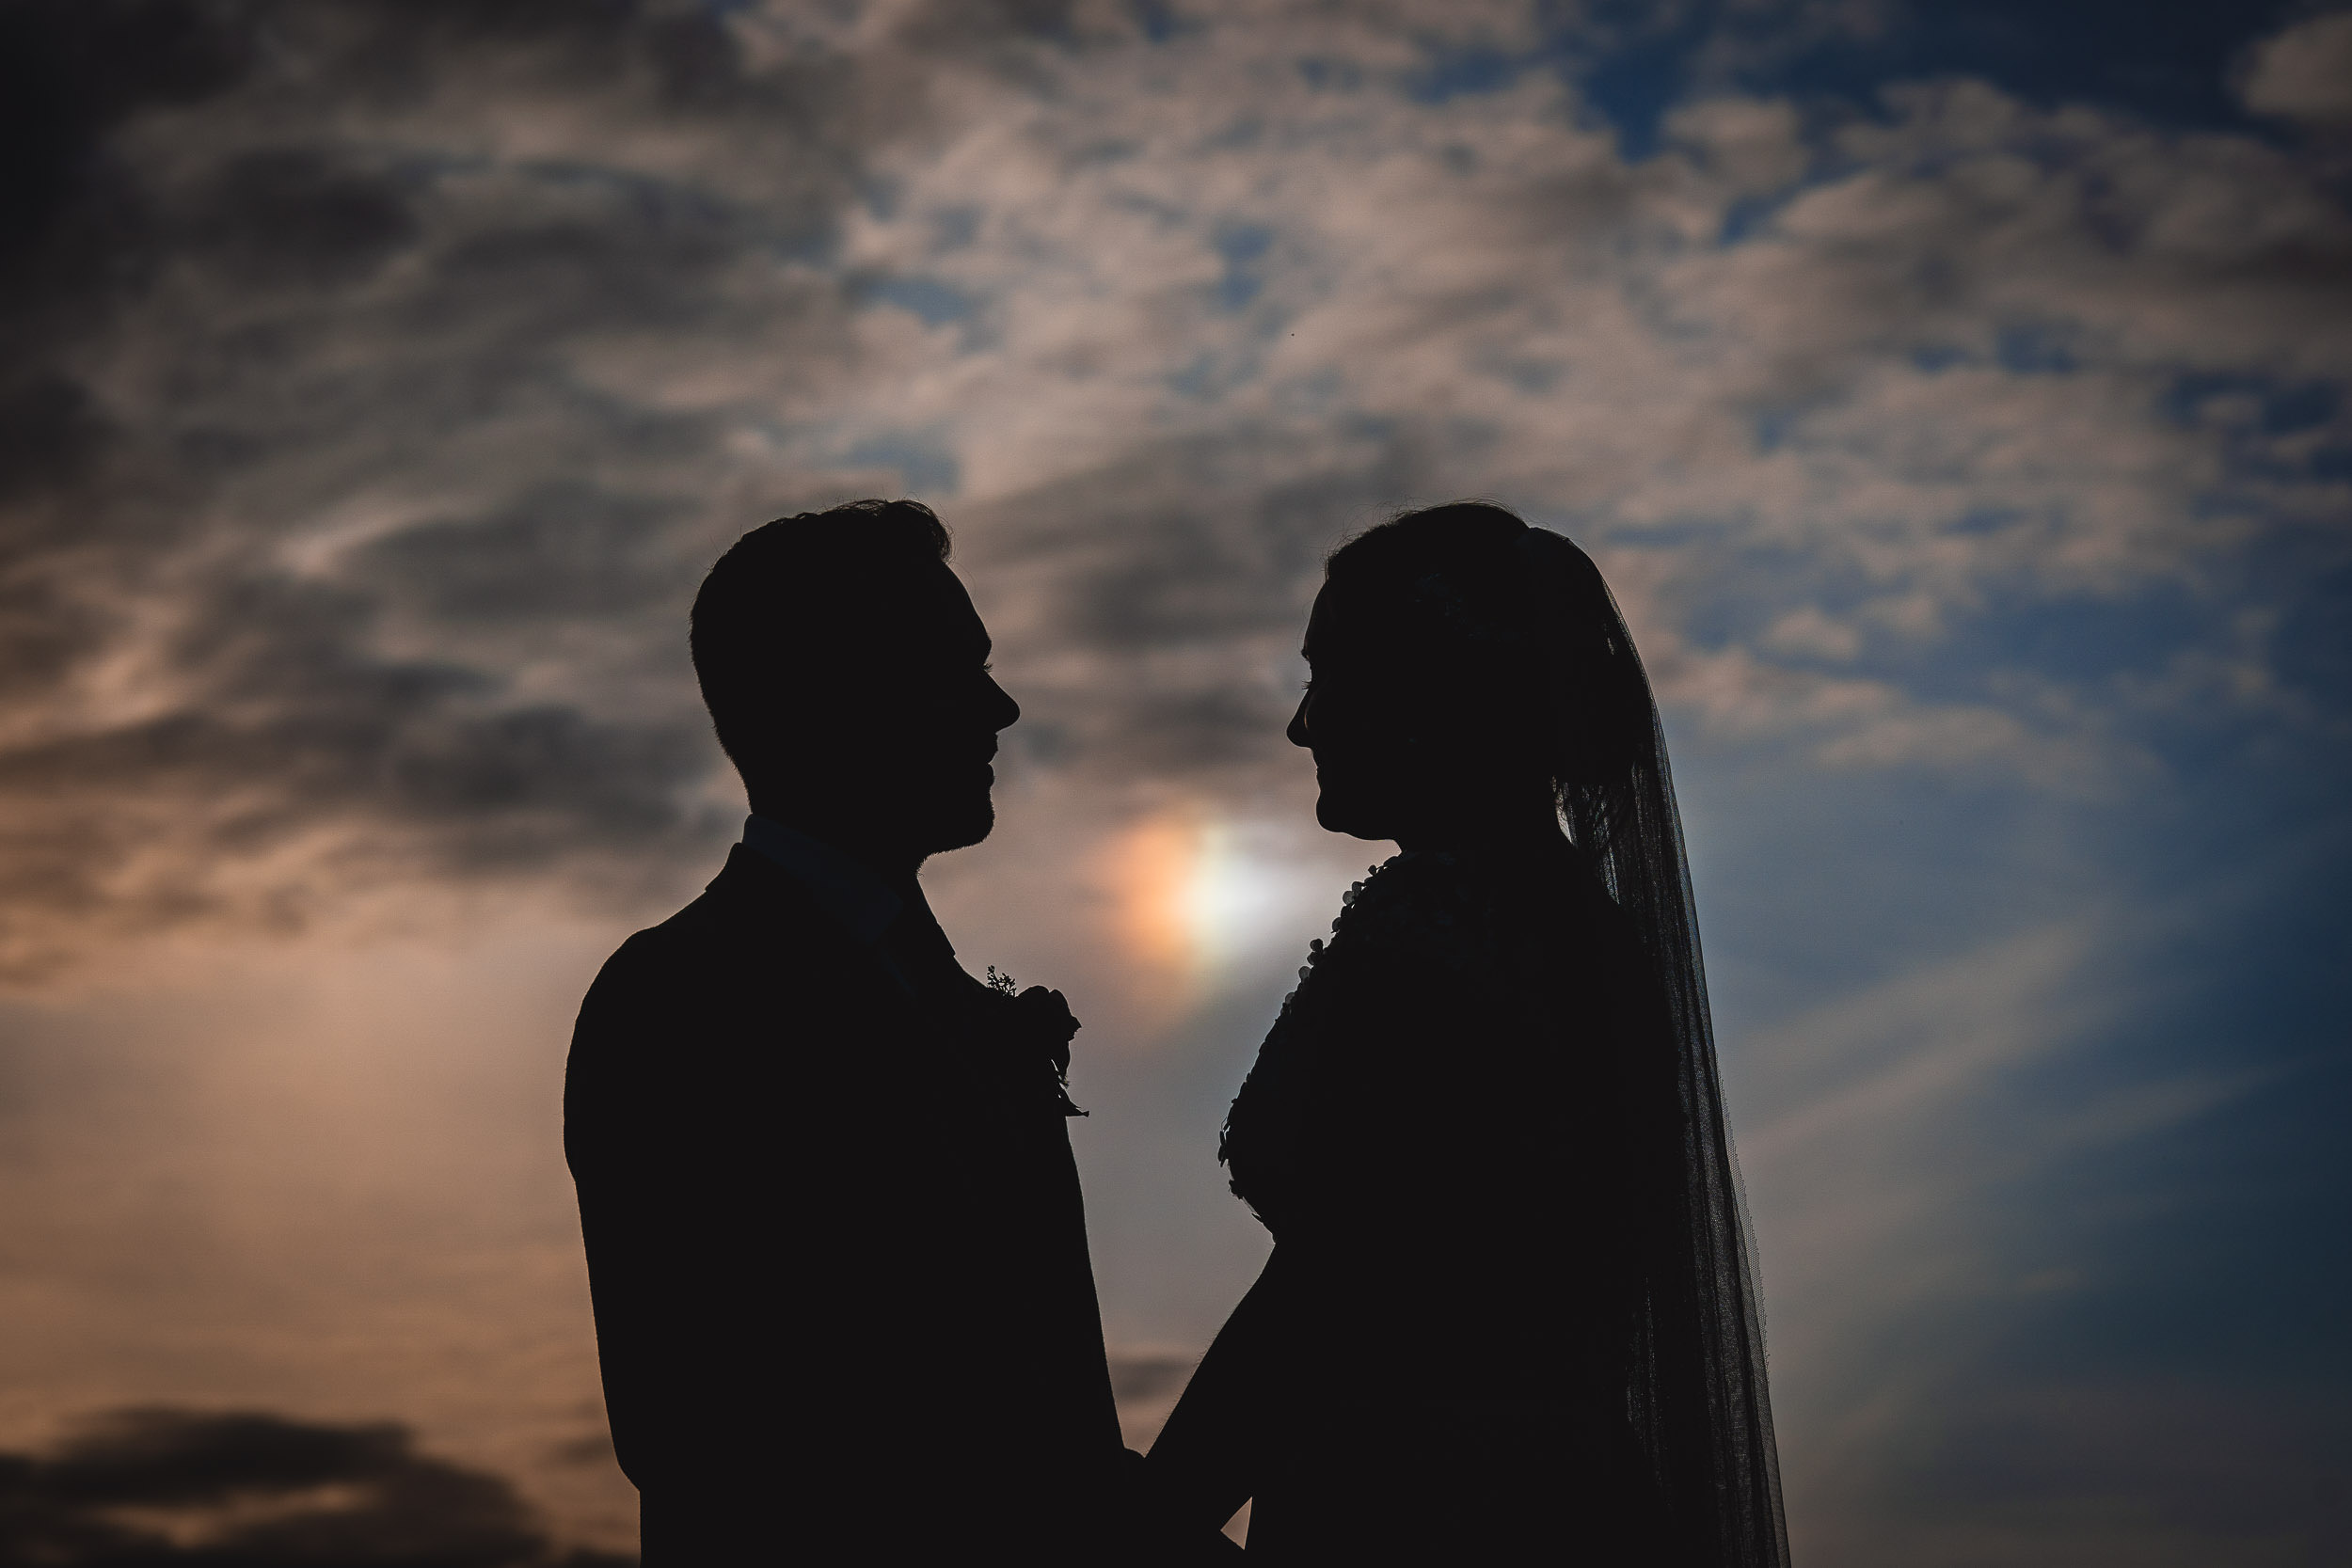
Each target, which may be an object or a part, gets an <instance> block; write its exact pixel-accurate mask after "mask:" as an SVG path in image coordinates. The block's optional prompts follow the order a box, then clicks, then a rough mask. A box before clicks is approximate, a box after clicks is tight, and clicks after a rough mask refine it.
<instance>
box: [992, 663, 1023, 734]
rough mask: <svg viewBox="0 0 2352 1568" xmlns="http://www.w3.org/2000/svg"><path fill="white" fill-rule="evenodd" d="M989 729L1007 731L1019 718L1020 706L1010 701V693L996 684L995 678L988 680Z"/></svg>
mask: <svg viewBox="0 0 2352 1568" xmlns="http://www.w3.org/2000/svg"><path fill="white" fill-rule="evenodd" d="M988 697H989V728H991V729H993V730H1009V729H1010V728H1012V726H1013V724H1014V723H1015V722H1016V721H1018V720H1019V719H1020V717H1021V705H1020V704H1019V703H1016V702H1014V701H1013V700H1012V693H1011V692H1009V691H1008V690H1006V689H1004V688H1003V687H1001V686H999V685H997V684H996V677H995V676H993V675H991V676H990V677H989V678H988Z"/></svg>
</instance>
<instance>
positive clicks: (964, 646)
mask: <svg viewBox="0 0 2352 1568" xmlns="http://www.w3.org/2000/svg"><path fill="white" fill-rule="evenodd" d="M877 608H878V610H879V611H880V613H879V615H878V617H877V621H878V624H877V625H876V626H875V628H874V629H875V631H876V632H877V633H878V634H879V635H880V636H881V637H882V639H883V640H884V641H888V642H891V643H895V644H896V645H897V646H898V648H900V649H901V650H902V651H903V652H904V653H905V654H907V655H909V656H911V657H929V658H970V659H985V658H986V657H988V655H989V649H990V642H989V636H988V627H987V626H985V625H983V624H982V622H981V620H980V613H979V611H978V610H975V609H974V608H973V606H972V595H971V594H968V593H966V592H965V591H964V586H963V583H962V581H961V579H960V578H958V577H957V576H956V575H955V573H953V572H952V571H949V570H948V569H947V566H946V563H945V562H941V563H940V564H938V565H936V566H931V567H927V568H926V569H925V570H924V572H923V573H922V575H921V576H920V577H919V578H917V579H915V580H914V582H912V583H909V584H907V585H906V586H905V589H904V591H903V592H898V593H893V594H890V595H889V596H888V597H887V598H886V599H884V600H883V601H882V604H881V605H880V606H878V607H877Z"/></svg>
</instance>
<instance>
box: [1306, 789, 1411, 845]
mask: <svg viewBox="0 0 2352 1568" xmlns="http://www.w3.org/2000/svg"><path fill="white" fill-rule="evenodd" d="M1315 820H1316V821H1317V822H1319V823H1321V824H1322V825H1323V828H1324V831H1325V832H1334V833H1345V834H1346V835H1347V836H1348V837H1350V838H1361V839H1384V838H1394V837H1395V836H1396V834H1395V832H1394V831H1393V830H1391V829H1390V828H1387V827H1384V826H1382V825H1381V824H1380V823H1379V822H1378V820H1377V819H1376V814H1375V813H1372V812H1368V811H1366V810H1365V809H1364V808H1363V805H1362V803H1361V802H1359V801H1352V800H1347V799H1346V798H1345V797H1344V796H1343V797H1341V798H1339V799H1337V800H1334V799H1333V798H1332V796H1331V793H1330V791H1328V790H1326V791H1324V793H1323V794H1322V795H1320V796H1318V797H1317V798H1316V800H1315Z"/></svg>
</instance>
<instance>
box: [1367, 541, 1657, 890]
mask: <svg viewBox="0 0 2352 1568" xmlns="http://www.w3.org/2000/svg"><path fill="white" fill-rule="evenodd" d="M1324 572H1325V581H1326V583H1327V585H1328V587H1329V588H1331V589H1334V590H1336V591H1337V593H1338V596H1339V598H1340V601H1341V603H1342V605H1343V607H1344V608H1343V610H1342V612H1341V617H1340V627H1341V629H1342V635H1343V640H1344V641H1345V642H1346V643H1347V644H1348V645H1349V646H1350V647H1351V649H1353V650H1357V651H1359V652H1360V653H1361V654H1364V655H1369V656H1370V657H1375V658H1377V659H1379V660H1380V661H1382V662H1384V663H1386V664H1388V665H1389V666H1390V673H1391V678H1401V679H1402V680H1404V681H1406V683H1408V684H1409V685H1411V686H1414V687H1418V688H1420V689H1422V690H1423V691H1426V692H1431V693H1451V694H1452V700H1453V701H1454V703H1455V704H1456V705H1462V704H1463V703H1464V701H1465V698H1466V696H1467V700H1468V702H1469V703H1470V705H1474V706H1475V708H1476V709H1478V710H1479V711H1477V713H1476V718H1477V720H1478V721H1499V722H1504V723H1508V724H1512V725H1514V726H1515V727H1517V728H1518V729H1519V730H1520V731H1521V732H1522V738H1523V740H1524V743H1525V744H1526V745H1527V747H1528V748H1529V750H1530V752H1531V753H1532V756H1533V758H1534V760H1536V761H1539V762H1540V763H1541V765H1542V766H1543V767H1544V768H1545V769H1546V770H1547V771H1548V772H1549V775H1550V777H1551V781H1552V785H1553V788H1554V789H1555V790H1556V791H1557V792H1558V793H1559V795H1560V798H1561V805H1562V808H1563V810H1564V812H1565V813H1566V814H1567V816H1568V817H1569V819H1570V820H1571V821H1572V822H1573V821H1576V820H1577V819H1578V818H1580V817H1581V818H1584V819H1585V820H1586V822H1587V824H1588V826H1589V829H1590V830H1597V832H1599V833H1600V834H1602V835H1604V836H1605V835H1606V833H1607V832H1608V830H1609V827H1610V826H1611V824H1610V823H1609V822H1608V821H1607V820H1606V818H1607V817H1608V816H1612V815H1613V813H1608V812H1601V813H1598V814H1596V813H1594V812H1593V810H1592V809H1591V808H1592V805H1593V804H1596V803H1597V802H1594V801H1591V800H1589V792H1591V791H1592V790H1595V789H1597V788H1600V787H1603V786H1605V785H1606V784H1609V783H1611V782H1613V781H1615V780H1620V779H1622V778H1624V777H1625V775H1626V774H1627V773H1628V771H1629V770H1632V769H1639V768H1656V767H1657V766H1658V757H1659V751H1658V747H1659V736H1658V733H1657V718H1656V709H1655V707H1654V706H1653V705H1652V703H1651V700H1650V689H1649V680H1648V678H1647V676H1645V674H1644V673H1643V671H1642V662H1641V659H1640V657H1638V656H1637V655H1636V654H1635V653H1634V651H1633V642H1632V640H1631V639H1630V638H1629V636H1628V635H1627V634H1626V629H1625V621H1624V618H1623V617H1622V616H1621V615H1619V614H1618V612H1617V606H1616V602H1615V600H1613V598H1612V597H1611V596H1610V594H1609V588H1608V585H1607V584H1606V583H1605V582H1603V581H1602V580H1601V576H1600V569H1599V568H1598V567H1597V566H1595V565H1594V564H1593V562H1592V558H1591V557H1589V556H1587V555H1586V554H1585V553H1584V552H1583V551H1582V550H1581V549H1579V548H1577V547H1576V546H1575V545H1573V544H1571V543H1570V542H1569V541H1568V540H1567V539H1565V537H1563V536H1562V535H1560V534H1557V533H1553V532H1551V531H1549V530H1546V529H1538V528H1530V527H1529V526H1528V525H1527V523H1526V521H1525V520H1524V519H1523V518H1521V517H1520V516H1519V515H1518V514H1516V513H1514V512H1512V511H1511V510H1509V509H1508V508H1507V507H1502V506H1498V505H1496V504H1494V503H1493V502H1491V501H1478V500H1468V501H1450V502H1448V503H1446V504H1444V505H1442V506H1428V507H1422V508H1419V509H1417V510H1415V511H1411V512H1406V513H1403V514H1401V515H1398V516H1396V517H1393V518H1391V519H1390V520H1389V521H1388V522H1385V523H1382V524H1380V525H1379V526H1377V527H1375V528H1373V529H1369V530H1367V531H1364V532H1363V533H1361V534H1359V535H1358V536H1357V537H1356V538H1354V539H1351V540H1349V541H1348V542H1347V543H1346V544H1344V545H1343V546H1340V547H1339V549H1337V550H1336V551H1334V552H1333V553H1332V555H1331V558H1330V560H1329V561H1328V562H1326V563H1325V568H1324ZM1482 698H1483V699H1485V700H1484V701H1481V699H1482ZM1580 795H1585V796H1587V797H1588V800H1586V802H1585V809H1583V810H1581V811H1580V810H1577V809H1574V808H1575V806H1576V805H1577V803H1578V802H1577V797H1578V796H1580ZM1596 816H1598V818H1599V819H1598V820H1595V817H1596ZM1586 836H1587V835H1586V834H1583V833H1580V834H1579V837H1580V839H1583V838H1585V837H1586ZM1585 847H1587V848H1597V847H1598V846H1597V845H1595V844H1591V843H1587V844H1586V845H1585Z"/></svg>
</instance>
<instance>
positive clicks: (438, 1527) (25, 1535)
mask: <svg viewBox="0 0 2352 1568" xmlns="http://www.w3.org/2000/svg"><path fill="white" fill-rule="evenodd" d="M628 1561H629V1559H626V1558H621V1557H617V1556H614V1555H612V1554H610V1553H604V1552H595V1551H587V1550H581V1549H570V1550H566V1549H564V1548H563V1547H561V1546H559V1545H558V1544H556V1543H555V1542H553V1541H551V1540H550V1539H549V1538H548V1534H547V1532H546V1529H545V1527H544V1526H543V1525H542V1524H541V1523H540V1522H539V1520H538V1519H537V1517H536V1516H535V1514H534V1513H533V1512H532V1509H531V1508H530V1507H529V1506H528V1505H527V1504H526V1503H525V1502H524V1501H523V1499H522V1498H521V1497H519V1496H517V1495H516V1491H515V1489H514V1488H513V1487H512V1486H511V1485H510V1484H508V1482H507V1481H504V1480H503V1479H502V1478H501V1477H498V1476H495V1475H490V1474H486V1473H485V1472H483V1471H479V1470H470V1469H467V1468H465V1467H463V1466H461V1465H453V1464H451V1463H449V1462H448V1461H446V1460H440V1459H436V1458H433V1457H431V1456H430V1455H426V1454H421V1453H419V1452H417V1451H416V1449H415V1447H414V1445H413V1444H412V1442H411V1440H410V1438H409V1434H408V1433H407V1432H406V1430H405V1429H404V1428H402V1427H399V1426H395V1425H391V1424H389V1423H385V1424H377V1425H369V1426H329V1425H321V1424H316V1423H311V1422H306V1421H297V1420H294V1419H290V1418H286V1417H282V1416H275V1415H267V1414H258V1413H233V1414H203V1413H196V1412H189V1411H182V1410H161V1409H141V1410H125V1411H118V1412H115V1413H113V1414H110V1415H107V1416H103V1417H100V1418H95V1419H93V1420H91V1421H88V1422H87V1423H85V1424H84V1426H83V1428H82V1430H81V1431H80V1432H79V1433H77V1434H76V1435H74V1436H73V1437H72V1438H71V1439H70V1440H69V1441H67V1442H65V1443H64V1444H62V1445H61V1446H59V1447H58V1448H56V1449H55V1450H53V1451H51V1452H49V1453H46V1454H41V1455H29V1456H28V1455H21V1454H7V1455H0V1565H6V1568H164V1565H166V1564H182V1563H184V1564H188V1565H190V1568H198V1565H201V1568H265V1565H271V1564H284V1565H286V1568H294V1565H297V1564H298V1565H300V1568H363V1565H364V1568H622V1565H623V1564H625V1563H626V1562H628Z"/></svg>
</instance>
